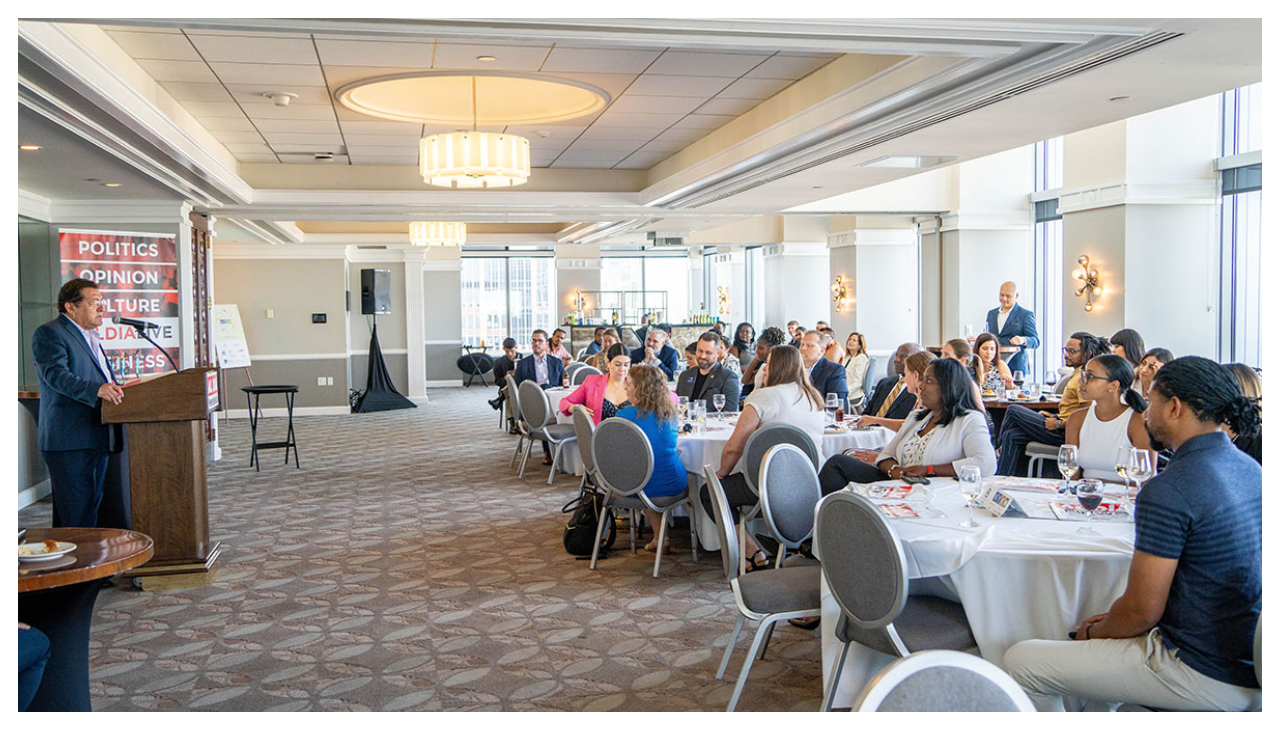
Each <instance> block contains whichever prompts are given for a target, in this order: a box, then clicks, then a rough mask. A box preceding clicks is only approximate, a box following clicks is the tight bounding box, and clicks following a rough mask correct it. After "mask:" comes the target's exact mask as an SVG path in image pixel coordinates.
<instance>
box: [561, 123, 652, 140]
mask: <svg viewBox="0 0 1280 730" xmlns="http://www.w3.org/2000/svg"><path fill="white" fill-rule="evenodd" d="M660 131H662V130H660V129H652V128H649V127H598V126H597V127H591V128H590V129H588V130H587V131H585V132H583V133H582V137H581V139H623V140H635V141H636V142H648V141H649V140H651V139H653V138H654V136H656V135H657V134H658V132H660Z"/></svg>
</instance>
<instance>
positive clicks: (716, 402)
mask: <svg viewBox="0 0 1280 730" xmlns="http://www.w3.org/2000/svg"><path fill="white" fill-rule="evenodd" d="M711 405H713V406H715V407H716V420H720V419H721V418H722V416H721V413H720V412H721V411H723V410H724V393H716V394H715V395H713V396H711Z"/></svg>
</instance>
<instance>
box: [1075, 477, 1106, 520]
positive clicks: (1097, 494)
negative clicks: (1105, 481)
mask: <svg viewBox="0 0 1280 730" xmlns="http://www.w3.org/2000/svg"><path fill="white" fill-rule="evenodd" d="M1076 499H1077V500H1078V501H1079V502H1080V506H1081V507H1084V508H1085V509H1087V510H1089V520H1088V521H1087V522H1085V523H1084V527H1081V528H1080V529H1079V530H1076V532H1088V533H1093V532H1094V529H1093V511H1094V510H1096V509H1097V508H1098V505H1100V504H1102V480H1100V479H1081V480H1080V483H1079V484H1077V485H1076Z"/></svg>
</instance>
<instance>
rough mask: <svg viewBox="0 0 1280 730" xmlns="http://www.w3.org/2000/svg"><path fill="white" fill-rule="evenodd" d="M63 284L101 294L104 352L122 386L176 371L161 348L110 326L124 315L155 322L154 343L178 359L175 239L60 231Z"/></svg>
mask: <svg viewBox="0 0 1280 730" xmlns="http://www.w3.org/2000/svg"><path fill="white" fill-rule="evenodd" d="M58 247H59V252H60V256H61V261H62V282H63V283H66V282H68V281H70V280H71V279H73V278H77V277H78V278H81V279H88V280H89V281H92V282H94V283H96V284H97V285H98V289H99V290H100V291H101V292H102V304H103V308H104V310H105V311H104V312H103V315H102V317H103V322H102V326H101V327H100V328H99V329H98V333H99V336H100V337H101V338H102V349H104V350H106V353H107V359H108V360H109V361H110V362H111V367H112V369H113V370H114V371H115V373H116V376H117V377H119V378H120V379H121V380H133V379H135V378H138V377H141V376H144V375H151V374H154V373H162V372H167V371H169V370H171V369H172V367H171V366H170V365H169V361H168V360H167V359H165V356H164V354H163V353H162V352H161V351H160V350H159V348H156V347H154V346H153V345H152V344H151V343H150V342H147V341H146V340H144V339H143V338H141V337H139V336H138V333H137V332H136V331H134V329H133V328H132V327H129V326H127V325H116V324H112V323H111V318H112V317H114V316H116V315H119V316H123V317H128V318H130V319H143V320H148V321H150V322H154V323H155V324H156V325H157V326H158V327H159V329H158V330H153V331H151V332H149V333H148V334H150V336H151V337H152V339H154V340H155V341H156V342H158V343H160V346H161V347H163V348H164V349H165V350H166V351H168V353H169V356H170V357H172V358H173V360H174V362H178V361H179V357H178V347H179V344H180V342H179V339H178V249H177V246H176V245H175V242H174V237H173V236H172V235H163V234H156V233H121V232H119V231H80V230H71V229H62V230H59V231H58Z"/></svg>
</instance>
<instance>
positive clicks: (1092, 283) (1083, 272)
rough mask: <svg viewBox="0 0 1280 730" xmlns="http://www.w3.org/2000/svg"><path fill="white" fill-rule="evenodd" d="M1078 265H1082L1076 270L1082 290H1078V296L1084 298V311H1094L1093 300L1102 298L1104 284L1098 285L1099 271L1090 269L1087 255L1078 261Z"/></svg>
mask: <svg viewBox="0 0 1280 730" xmlns="http://www.w3.org/2000/svg"><path fill="white" fill-rule="evenodd" d="M1076 263H1078V264H1080V268H1079V269H1077V270H1076V272H1075V276H1076V281H1078V282H1080V288H1079V289H1076V296H1078V297H1084V298H1085V302H1084V311H1086V312H1092V311H1093V298H1094V297H1095V296H1097V297H1100V296H1102V284H1100V283H1098V270H1097V269H1091V268H1089V257H1088V256H1087V255H1085V256H1081V257H1080V258H1078V259H1076Z"/></svg>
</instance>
